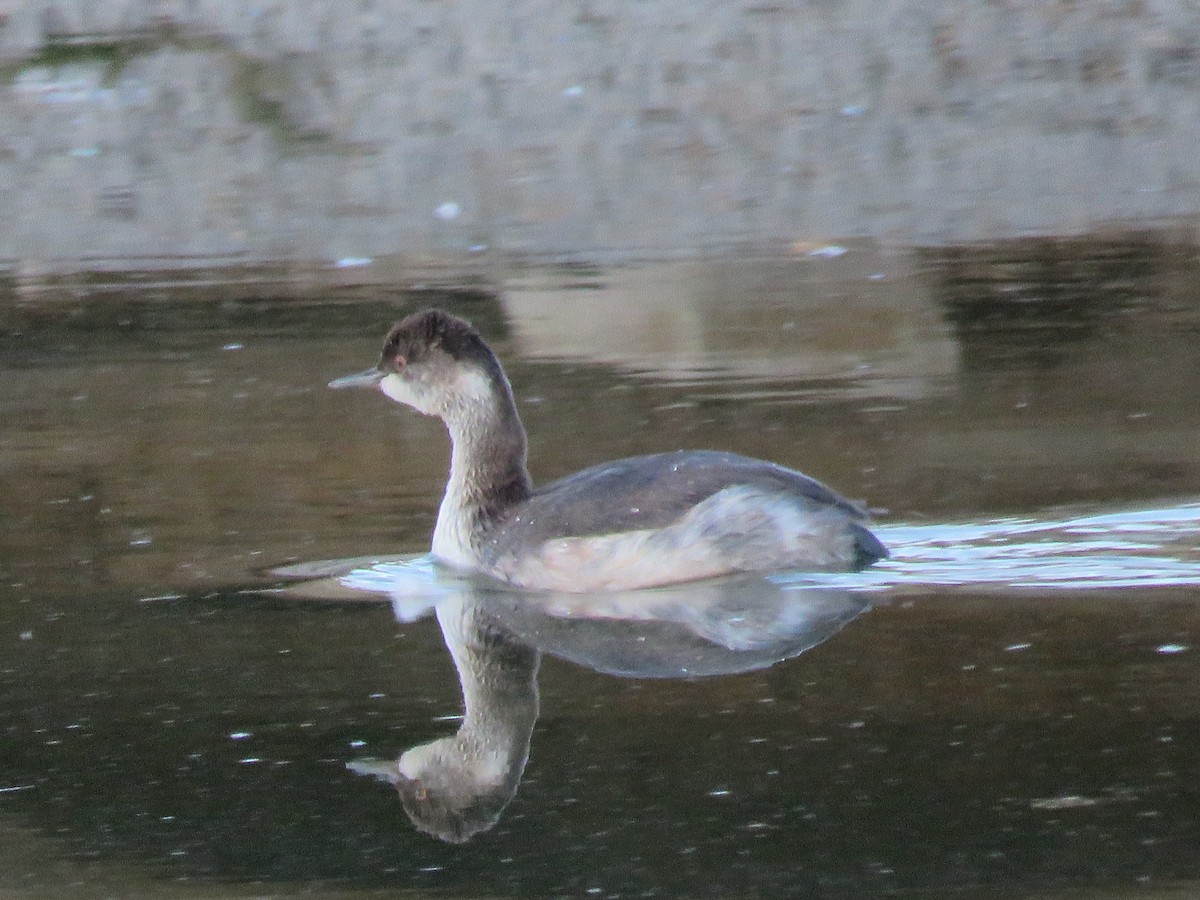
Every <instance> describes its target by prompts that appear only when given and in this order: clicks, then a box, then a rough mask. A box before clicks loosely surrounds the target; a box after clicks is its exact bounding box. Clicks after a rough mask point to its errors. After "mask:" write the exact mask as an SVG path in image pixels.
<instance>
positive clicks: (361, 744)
mask: <svg viewBox="0 0 1200 900" xmlns="http://www.w3.org/2000/svg"><path fill="white" fill-rule="evenodd" d="M350 746H351V747H365V746H367V742H366V741H360V740H353V741H351V742H350Z"/></svg>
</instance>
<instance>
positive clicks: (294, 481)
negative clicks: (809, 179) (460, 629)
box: [0, 241, 1200, 898]
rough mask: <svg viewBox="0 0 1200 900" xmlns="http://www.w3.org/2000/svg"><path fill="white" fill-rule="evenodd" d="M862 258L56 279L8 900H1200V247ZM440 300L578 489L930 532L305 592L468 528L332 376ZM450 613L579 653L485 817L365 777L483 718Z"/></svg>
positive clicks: (2, 813) (20, 468) (855, 253)
mask: <svg viewBox="0 0 1200 900" xmlns="http://www.w3.org/2000/svg"><path fill="white" fill-rule="evenodd" d="M814 249H817V250H822V248H814ZM840 249H841V248H824V249H823V251H822V252H820V253H818V254H817V255H809V254H808V253H807V252H800V253H798V254H797V255H796V256H795V257H792V258H787V259H771V260H729V261H723V262H721V263H711V264H706V263H677V264H670V265H653V266H650V265H647V266H640V267H628V268H621V269H613V270H593V269H586V268H578V267H557V268H556V267H532V268H529V269H521V270H514V271H511V272H507V273H505V274H504V275H503V278H502V282H503V285H504V292H503V294H502V296H500V297H496V296H492V295H490V294H487V293H484V292H477V293H467V292H463V293H458V294H434V293H433V292H421V291H411V292H408V293H403V294H399V293H394V292H390V291H385V290H374V291H366V292H358V294H357V296H356V297H354V298H342V299H340V300H338V301H337V302H333V301H331V302H329V303H325V304H313V303H312V301H311V299H308V300H305V301H304V302H296V303H288V302H286V300H274V301H272V302H269V303H268V302H254V301H252V300H236V299H233V300H230V299H226V300H225V301H223V302H222V303H220V304H211V303H209V304H205V303H203V302H197V301H196V300H195V298H194V297H191V296H189V297H187V298H184V299H183V300H181V301H180V302H178V303H175V302H172V299H173V298H172V297H171V295H170V292H169V291H166V292H164V291H162V290H159V291H158V292H157V293H154V292H147V291H144V290H143V291H132V292H121V291H114V290H112V289H111V287H109V288H106V289H105V290H104V291H101V292H98V293H96V294H95V295H94V296H90V297H89V296H84V297H81V298H80V300H79V302H78V303H77V304H68V305H66V306H55V307H53V308H48V307H45V306H23V305H21V304H19V303H17V302H16V301H15V300H13V301H10V302H9V303H8V305H7V306H6V307H5V312H4V313H3V314H0V369H2V377H0V507H2V509H0V512H2V516H0V648H3V649H2V650H0V721H2V722H3V725H0V832H2V833H3V842H2V849H0V862H2V863H3V864H2V865H0V893H2V894H4V895H5V896H17V897H27V896H28V897H35V896H37V897H40V896H80V897H92V896H112V895H123V896H179V897H200V896H204V897H214V896H229V897H243V896H258V895H262V894H264V893H269V894H273V895H278V894H289V893H299V892H301V891H306V892H310V893H312V894H314V895H316V896H325V897H334V896H336V897H343V896H364V895H365V896H372V895H376V894H379V893H382V894H389V893H392V892H396V893H399V892H402V891H409V892H415V894H416V895H417V896H422V895H430V896H462V895H466V896H545V895H568V896H601V897H603V896H624V897H630V896H681V895H682V896H729V895H743V896H801V897H806V896H812V897H830V898H842V897H845V898H859V897H875V896H894V897H922V898H927V897H955V898H994V897H1003V898H1008V897H1022V898H1028V897H1037V898H1068V897H1070V898H1116V897H1138V898H1143V897H1154V898H1168V897H1170V898H1176V897H1190V896H1195V895H1197V894H1200V787H1198V785H1200V441H1198V440H1197V435H1198V434H1200V391H1198V390H1197V386H1198V385H1200V289H1198V288H1197V285H1200V278H1198V277H1197V276H1200V267H1198V265H1197V263H1196V260H1195V259H1194V254H1192V253H1190V252H1187V251H1183V250H1179V249H1175V248H1164V247H1161V246H1158V245H1156V244H1154V243H1152V242H1136V241H1133V242H1114V243H1084V242H1067V243H1064V242H1040V243H1030V244H1013V245H1010V246H1005V247H993V248H972V249H969V250H961V251H953V252H948V251H939V252H936V253H904V254H896V255H878V254H874V253H871V252H868V251H865V250H860V249H858V248H853V247H852V248H849V250H848V251H847V252H845V253H840V252H839V250H840ZM433 302H436V303H439V304H442V305H447V306H449V307H450V308H452V309H454V310H456V311H458V312H460V313H463V314H466V315H468V316H469V317H471V318H472V319H473V320H474V321H475V322H476V323H477V324H478V325H480V327H481V328H482V330H484V332H485V333H486V335H487V336H488V337H489V339H491V340H492V342H493V344H494V346H495V347H496V349H497V351H498V352H499V353H500V355H501V356H502V358H503V359H504V361H505V363H506V365H507V366H508V369H509V374H510V376H511V378H512V380H513V382H514V388H515V392H516V395H517V400H518V405H519V407H520V410H521V414H522V416H523V417H524V419H525V421H526V424H527V426H528V428H529V432H530V459H531V468H532V470H533V474H534V477H535V479H537V480H548V479H550V478H553V477H556V476H559V475H562V474H566V473H568V472H570V471H573V470H574V469H577V468H581V467H583V466H585V465H588V464H591V463H595V462H598V461H601V460H604V459H608V458H612V457H617V456H622V455H628V454H632V453H641V452H652V451H657V450H665V449H674V448H678V447H715V448H723V449H729V450H734V451H738V452H742V453H747V454H750V455H755V456H764V457H769V458H772V459H775V460H777V461H779V462H782V463H784V464H787V465H791V466H794V467H797V468H801V469H803V470H804V471H807V472H809V473H810V474H813V475H815V476H817V477H819V478H821V479H822V480H824V481H827V482H829V483H830V484H832V485H834V486H836V487H837V488H839V489H840V490H841V491H842V492H844V493H846V494H848V495H849V496H853V497H861V498H864V499H866V500H867V501H868V503H869V504H870V505H871V506H872V508H874V509H875V511H876V516H877V519H878V521H879V523H880V533H881V535H882V536H883V537H884V538H885V540H887V541H888V542H889V543H890V544H891V545H892V547H893V549H894V556H893V559H892V560H890V561H889V562H888V563H886V564H885V565H882V566H880V567H878V568H877V569H876V570H873V571H871V572H868V573H863V574H862V575H860V576H855V577H853V578H845V579H829V580H827V581H825V582H823V583H821V584H819V585H816V586H814V585H812V584H804V585H800V584H798V583H797V582H796V580H794V579H792V580H789V579H788V578H783V579H779V580H777V581H775V582H773V585H774V587H773V588H772V589H771V590H769V591H766V592H762V593H755V592H751V591H746V590H742V589H739V590H737V591H733V592H726V593H723V594H722V593H720V592H717V593H715V594H714V593H712V592H709V593H697V594H695V595H688V596H678V595H677V596H674V597H669V598H667V600H666V601H662V602H660V600H661V598H659V599H653V598H652V599H650V600H647V599H646V598H645V597H634V598H632V599H630V598H607V599H603V598H602V599H596V598H592V599H590V600H587V601H580V604H581V605H578V606H575V607H571V606H570V605H569V604H567V603H566V601H562V602H560V603H558V605H555V603H552V602H551V603H548V604H547V605H546V607H545V608H544V609H531V607H530V605H529V604H517V605H515V606H514V605H513V604H511V603H510V604H509V606H508V607H504V608H503V609H501V608H500V607H497V606H495V602H494V599H493V600H488V601H487V602H484V600H480V598H479V595H478V594H477V593H476V592H475V591H474V589H473V588H467V589H463V588H462V587H461V586H457V585H450V586H449V587H447V586H446V585H445V584H444V583H442V582H440V581H439V580H438V577H437V576H436V575H434V574H431V572H430V571H429V570H428V568H427V567H424V566H422V565H421V564H420V563H419V562H418V563H415V564H402V563H401V564H396V563H392V564H389V565H390V566H391V567H390V568H389V567H388V565H376V566H375V567H374V568H371V567H370V566H369V565H367V564H362V565H360V566H359V571H358V574H357V576H355V577H357V578H358V582H356V583H357V584H358V586H359V587H362V586H363V584H362V582H363V581H364V579H365V580H366V581H367V582H368V584H367V585H366V587H370V588H373V589H376V590H379V591H382V593H373V594H372V593H366V594H363V593H357V594H353V595H352V594H350V592H349V591H346V592H343V593H342V594H339V595H338V596H339V598H341V599H329V596H328V592H326V593H325V594H321V593H320V592H317V591H313V592H311V594H310V595H309V597H310V598H309V599H304V598H301V597H299V596H297V595H293V594H285V593H279V592H276V590H275V589H276V588H277V587H278V586H279V585H280V583H281V581H280V579H279V578H278V577H276V576H274V575H272V574H270V570H272V569H273V568H275V567H278V566H284V565H291V566H297V565H301V564H308V563H311V562H312V561H317V560H336V559H342V558H350V557H374V556H380V557H385V556H386V557H406V556H409V557H411V556H415V555H418V554H421V553H422V552H423V551H425V550H426V549H427V548H428V536H429V533H430V531H431V529H432V524H433V517H434V514H435V511H436V505H437V501H438V498H439V497H440V491H441V486H442V479H443V477H444V474H445V467H446V462H447V447H446V440H445V437H444V434H443V433H442V432H441V429H440V426H439V425H438V424H437V423H436V422H432V421H429V420H426V419H422V418H420V417H418V416H416V415H414V414H412V413H410V412H408V411H406V410H403V409H400V408H398V407H395V406H393V405H391V404H388V403H387V402H386V401H385V400H383V398H380V397H375V396H371V395H367V394H363V395H361V396H347V395H345V394H342V393H334V392H330V391H327V390H326V389H325V387H324V385H325V384H326V382H327V381H328V380H329V379H330V378H332V377H334V376H336V375H340V374H344V373H346V372H351V371H357V370H359V369H361V368H363V367H364V366H365V365H367V364H369V363H370V362H372V361H373V360H374V358H375V355H376V353H377V349H378V342H379V339H380V337H381V335H382V332H383V330H384V328H385V327H386V325H387V323H389V322H390V321H391V320H392V319H394V318H395V317H397V316H398V315H399V314H400V313H401V312H403V311H407V310H411V309H413V308H416V307H417V306H421V305H426V304H429V303H433ZM352 568H354V567H353V566H343V567H341V569H352ZM339 571H340V570H339ZM414 573H415V574H414ZM372 579H374V581H372ZM406 579H407V580H406ZM344 581H345V579H344V578H343V579H342V582H344ZM330 583H331V582H326V585H325V586H326V587H328V586H329V584H330ZM343 586H345V585H344V584H343ZM439 591H440V592H442V593H439ZM389 592H390V593H393V594H399V595H400V596H401V598H402V599H400V600H397V601H396V603H395V606H396V609H395V611H394V610H393V608H392V606H391V605H389V604H388V603H387V602H385V601H386V599H387V597H386V596H385V594H387V593H389ZM446 592H448V593H449V595H450V596H451V598H452V599H453V601H454V602H456V603H459V604H460V605H466V606H470V607H471V608H472V609H476V608H479V609H485V611H486V613H487V616H486V620H487V622H488V623H490V624H489V625H488V627H494V628H497V629H508V631H506V632H505V634H506V635H507V637H506V638H505V639H504V640H505V641H508V642H509V643H508V644H505V645H504V646H506V647H510V649H512V648H516V649H512V652H511V654H510V655H509V656H507V657H505V659H510V660H516V662H512V663H511V665H512V666H517V667H518V668H519V666H520V665H524V666H526V668H528V666H529V665H530V664H531V662H530V661H531V660H532V661H533V662H536V656H534V655H533V653H534V651H533V650H531V649H530V648H531V647H537V648H538V649H540V650H542V651H543V653H544V655H543V658H542V661H541V668H540V672H539V674H538V687H539V690H540V716H539V717H538V718H537V720H536V723H535V724H534V725H533V726H532V732H531V734H530V735H529V736H528V747H529V759H528V763H527V764H526V765H525V768H524V772H523V778H521V779H520V783H519V785H518V786H517V787H516V789H515V795H514V796H513V799H512V800H511V802H510V803H508V805H507V807H506V808H504V809H503V811H502V812H501V814H500V816H499V819H498V821H497V822H496V823H495V825H494V827H491V828H490V829H487V830H484V831H482V832H480V833H479V834H478V835H476V836H475V837H474V839H473V840H471V841H469V842H468V843H465V844H450V843H445V842H442V841H439V840H437V839H435V838H433V837H430V836H428V835H426V834H424V833H422V832H420V831H418V830H417V829H416V828H414V827H413V825H412V824H411V823H410V821H409V818H408V817H407V816H406V815H405V812H404V809H403V808H402V806H401V804H400V803H399V802H398V800H397V797H396V792H395V791H394V790H392V789H391V788H389V787H388V786H387V785H385V784H380V783H377V782H376V781H374V780H372V779H370V778H364V777H362V776H361V774H357V773H356V771H355V770H356V769H357V770H358V771H359V772H361V771H364V770H365V771H368V772H370V771H372V770H371V768H370V766H371V764H370V763H369V759H370V758H377V759H394V758H395V757H396V756H397V755H398V754H399V753H401V752H402V751H404V750H406V749H408V748H410V747H413V746H415V745H420V744H424V743H426V742H428V741H432V740H434V739H437V738H441V737H445V736H447V735H451V734H453V733H454V732H455V729H457V728H458V727H459V725H460V718H459V717H460V715H461V713H462V706H461V699H460V693H459V691H460V687H459V678H458V674H457V673H456V670H455V667H454V665H453V663H452V661H451V658H450V656H449V654H448V653H447V651H446V647H445V646H444V644H443V635H442V633H441V630H440V628H439V623H438V621H437V619H435V618H433V617H432V616H430V615H429V612H430V602H429V595H430V594H432V595H435V596H434V599H436V598H437V597H441V598H442V599H443V600H444V599H445V596H446V595H447V594H446ZM311 596H318V597H324V598H325V599H311ZM351 596H353V597H357V598H358V599H357V600H355V601H348V600H347V599H346V598H348V597H351ZM404 597H407V598H408V599H407V601H405V600H404V599H403V598H404ZM364 598H365V599H366V601H367V602H359V601H361V600H363V599H364ZM814 598H815V599H814ZM810 601H811V602H810ZM818 601H819V602H818ZM489 603H491V604H492V605H491V606H488V604H489ZM472 604H475V605H474V606H472ZM564 604H565V605H564ZM739 604H740V605H739ZM822 604H823V605H822ZM814 610H815V612H814ZM481 615H482V614H481ZM539 616H540V618H538V617H539ZM472 621H475V620H474V619H472ZM821 641H823V642H821ZM817 643H819V645H817V646H812V647H811V649H806V648H808V647H809V645H810V644H817ZM647 647H649V648H650V650H649V651H647V650H646V648H647ZM680 648H682V649H680ZM714 648H715V649H714ZM802 651H803V652H802ZM522 654H524V655H522ZM681 654H682V655H681ZM747 654H751V656H747ZM753 654H758V655H757V656H753ZM680 659H685V662H684V663H681V662H680ZM698 659H703V660H705V661H706V662H705V665H707V666H709V668H708V669H707V670H706V671H707V672H709V673H710V674H711V677H706V678H698V679H697V678H693V679H680V678H669V677H645V676H649V675H655V676H663V675H666V674H669V672H668V671H666V669H668V668H670V667H671V666H675V667H677V668H678V667H680V666H682V667H684V668H686V667H687V666H689V665H693V663H694V661H695V660H698ZM522 660H523V662H522ZM568 660H571V661H568ZM687 660H691V661H693V662H687ZM777 660H781V661H778V662H776V661H777ZM772 663H775V664H772ZM505 665H509V663H505ZM639 667H640V668H639ZM654 667H658V668H657V669H656V670H654V671H651V669H652V668H654ZM597 669H601V670H608V671H614V670H620V671H624V672H626V674H627V677H617V676H615V675H613V674H607V673H606V672H605V671H597ZM732 669H737V670H744V671H741V672H740V674H729V675H719V674H715V673H717V672H721V671H729V670H732ZM692 671H693V672H694V671H695V669H693V670H692ZM639 672H640V673H641V675H642V676H643V677H637V673H639ZM629 673H634V677H628V675H629ZM348 764H349V765H351V766H352V767H353V768H348ZM518 774H519V773H518Z"/></svg>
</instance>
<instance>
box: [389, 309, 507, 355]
mask: <svg viewBox="0 0 1200 900" xmlns="http://www.w3.org/2000/svg"><path fill="white" fill-rule="evenodd" d="M434 350H441V351H442V352H443V353H445V354H447V355H448V356H450V357H452V358H453V359H456V360H470V361H474V362H485V361H487V360H489V359H490V358H492V356H491V352H490V351H489V350H488V349H487V345H486V344H484V342H483V338H481V337H480V336H479V332H478V331H476V330H475V328H474V327H473V326H472V325H471V323H470V322H468V321H466V320H465V319H460V318H458V316H453V315H451V314H450V313H448V312H445V311H443V310H440V309H426V310H422V311H421V312H416V313H413V314H412V315H410V316H405V317H404V318H403V319H401V320H400V321H399V322H397V323H396V324H395V325H393V326H392V330H391V331H389V332H388V336H387V340H386V341H384V344H383V357H382V359H383V361H384V362H388V363H390V362H391V361H392V360H394V359H395V358H396V357H397V356H402V357H404V360H405V362H407V363H408V364H410V365H411V364H412V363H418V362H420V361H421V360H422V359H423V358H425V357H426V356H427V355H428V354H429V353H430V352H431V351H434Z"/></svg>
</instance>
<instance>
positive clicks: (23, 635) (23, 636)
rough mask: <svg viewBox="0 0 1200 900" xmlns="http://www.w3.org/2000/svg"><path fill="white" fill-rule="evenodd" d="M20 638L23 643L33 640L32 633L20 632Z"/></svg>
mask: <svg viewBox="0 0 1200 900" xmlns="http://www.w3.org/2000/svg"><path fill="white" fill-rule="evenodd" d="M20 638H21V640H23V641H32V640H33V632H32V631H22V632H21V634H20Z"/></svg>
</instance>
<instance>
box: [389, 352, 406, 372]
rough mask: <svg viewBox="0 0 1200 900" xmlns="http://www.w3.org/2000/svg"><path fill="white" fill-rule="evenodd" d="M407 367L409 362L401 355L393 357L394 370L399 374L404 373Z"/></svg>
mask: <svg viewBox="0 0 1200 900" xmlns="http://www.w3.org/2000/svg"><path fill="white" fill-rule="evenodd" d="M406 365H408V360H407V359H405V358H404V357H403V356H401V355H400V354H399V353H397V354H396V355H395V356H394V357H392V368H393V369H395V370H396V371H397V372H403V371H404V367H405V366H406Z"/></svg>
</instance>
